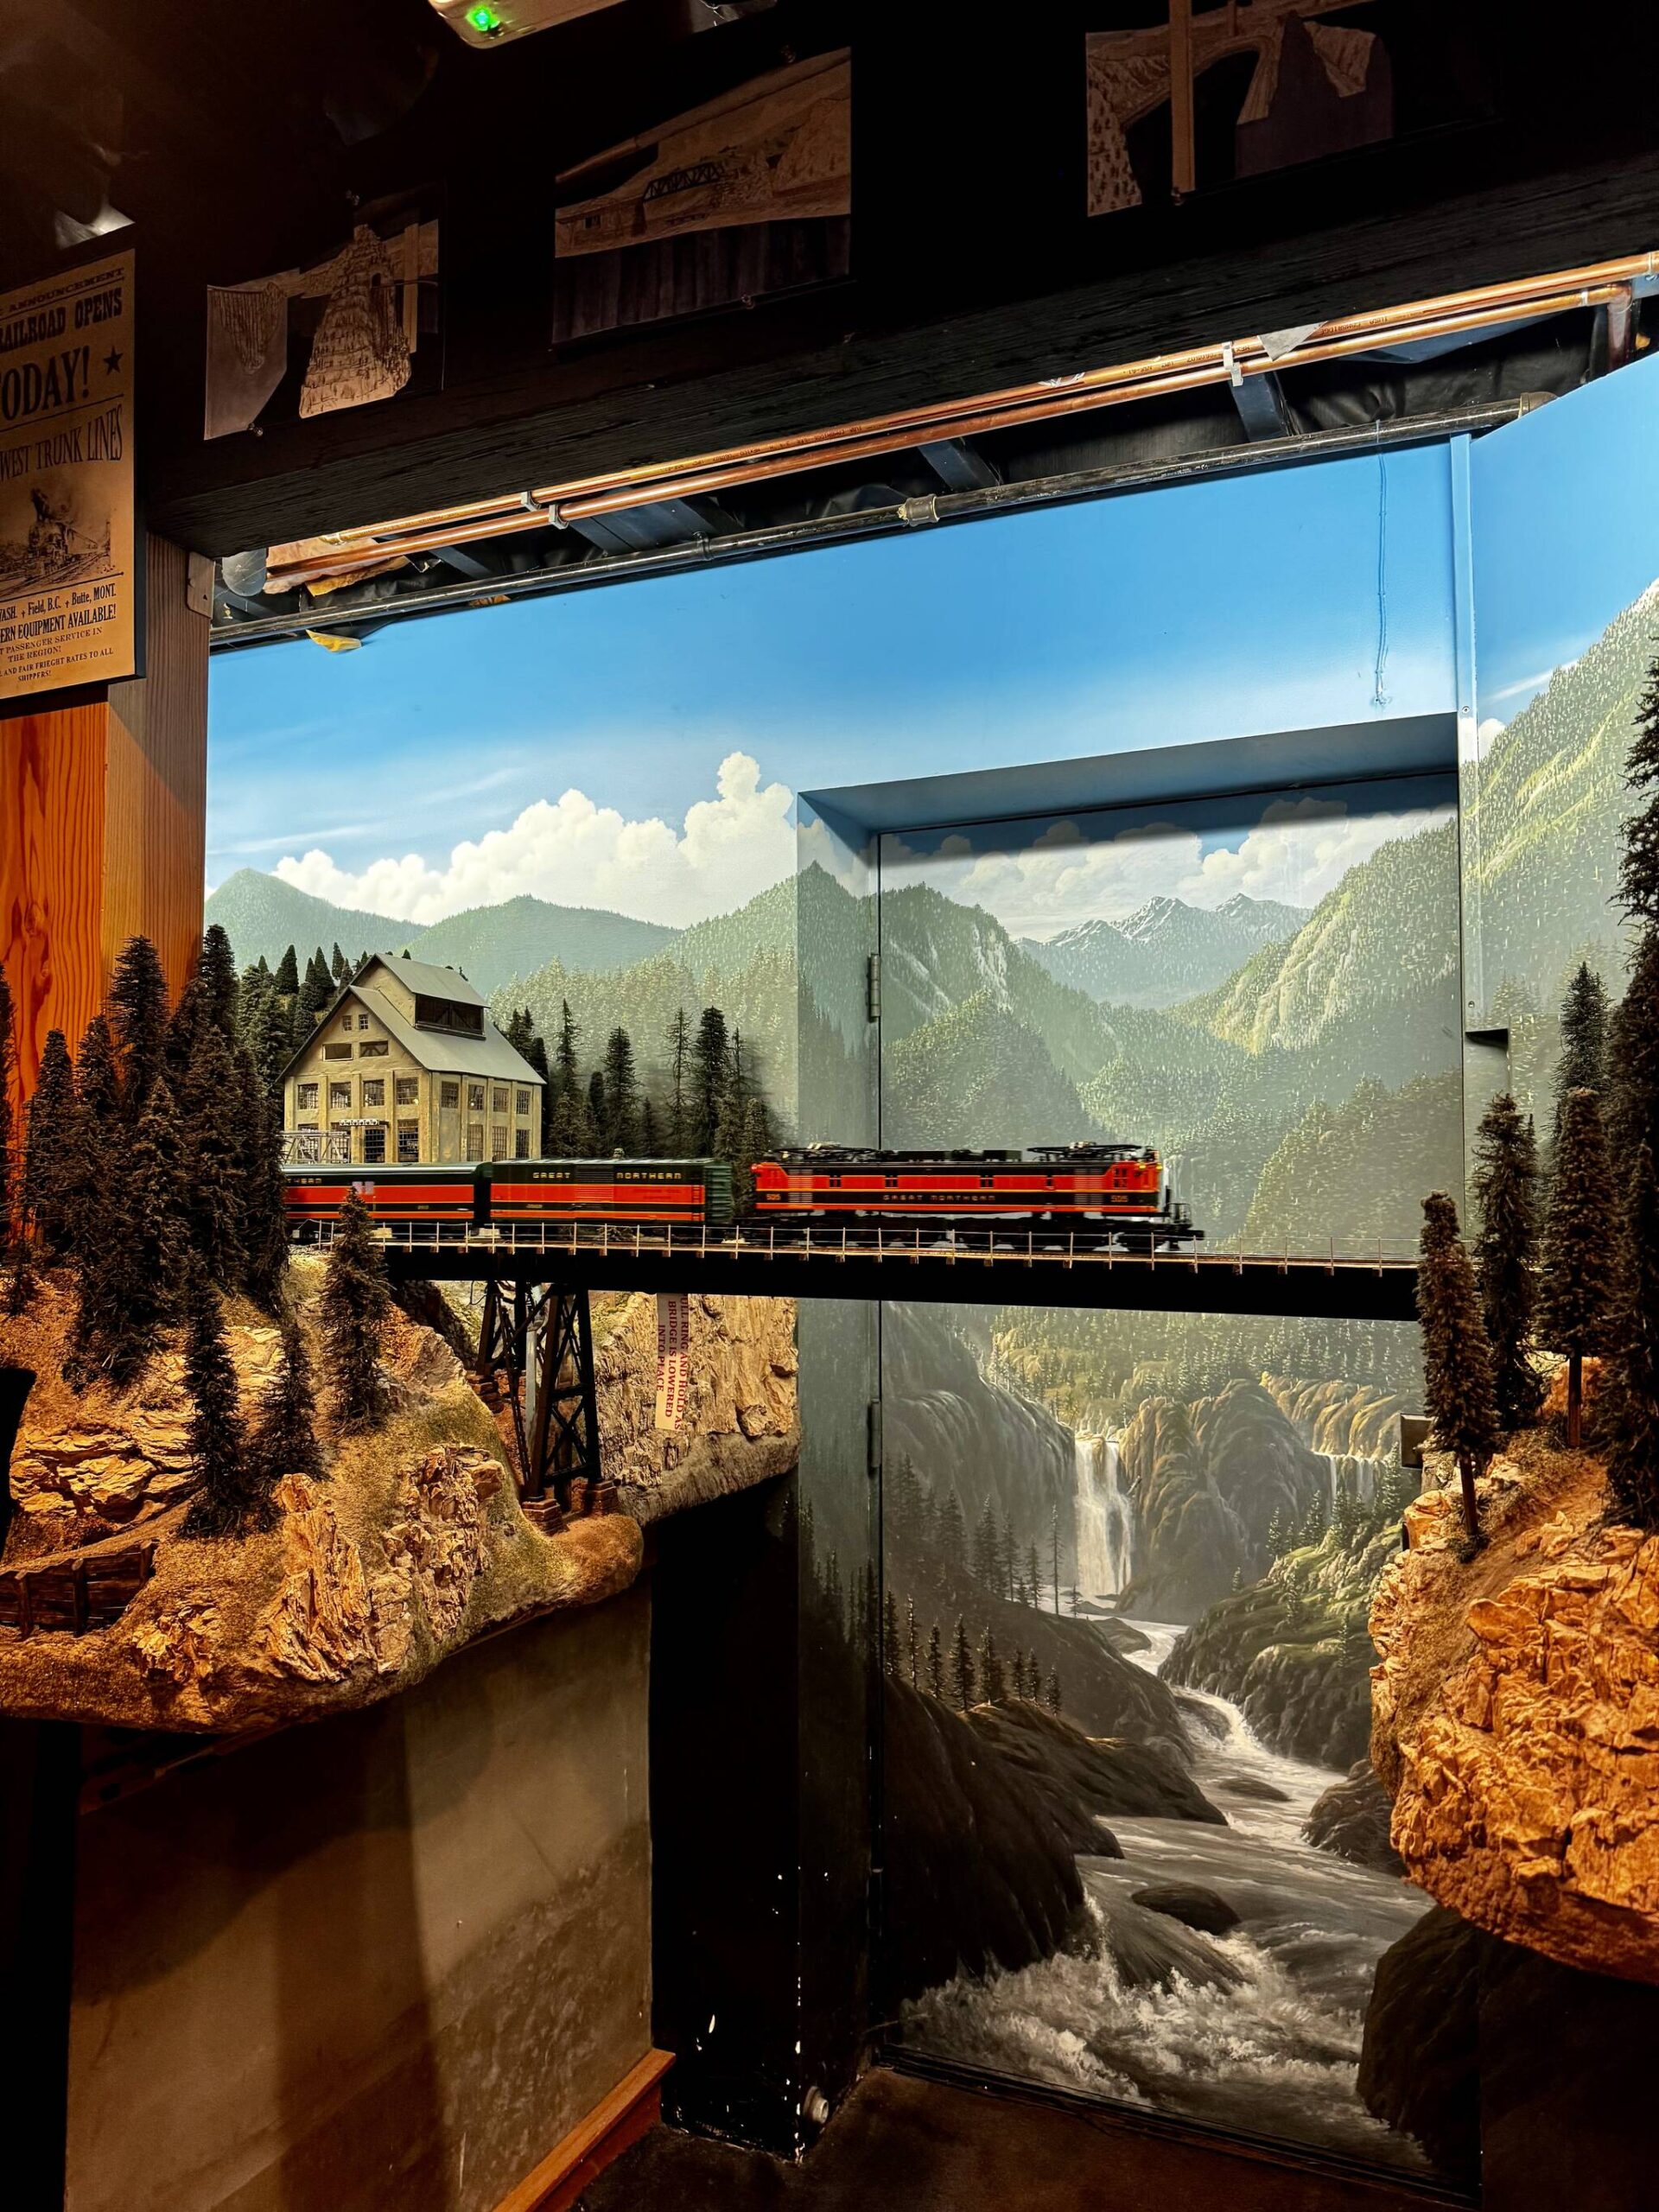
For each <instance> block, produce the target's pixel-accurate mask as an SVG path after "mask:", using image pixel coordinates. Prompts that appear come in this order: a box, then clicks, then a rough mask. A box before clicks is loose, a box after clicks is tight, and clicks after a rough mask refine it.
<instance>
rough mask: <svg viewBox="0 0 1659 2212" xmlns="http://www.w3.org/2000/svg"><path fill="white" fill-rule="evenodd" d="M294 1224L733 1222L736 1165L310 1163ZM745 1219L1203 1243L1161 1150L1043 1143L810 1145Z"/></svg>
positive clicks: (296, 1228) (761, 1180)
mask: <svg viewBox="0 0 1659 2212" xmlns="http://www.w3.org/2000/svg"><path fill="white" fill-rule="evenodd" d="M287 1172H288V1215H289V1224H290V1227H291V1229H292V1230H293V1232H294V1234H295V1235H296V1236H298V1237H300V1238H302V1239H303V1238H305V1237H306V1236H308V1235H313V1234H315V1232H316V1231H317V1230H319V1228H320V1227H321V1224H326V1223H329V1222H332V1221H334V1219H335V1218H336V1217H338V1215H339V1212H340V1207H341V1205H343V1204H344V1203H345V1199H346V1193H347V1192H351V1191H355V1192H356V1193H357V1194H358V1196H359V1198H361V1199H362V1200H363V1203H364V1204H365V1206H366V1207H367V1208H368V1210H369V1212H370V1215H371V1216H372V1218H373V1220H374V1222H375V1224H377V1226H378V1227H381V1228H385V1229H388V1230H394V1231H397V1230H422V1229H429V1230H435V1232H436V1235H437V1241H439V1242H442V1241H445V1240H446V1238H448V1237H453V1238H454V1239H455V1240H456V1241H464V1240H465V1239H466V1238H467V1237H468V1236H472V1235H475V1234H476V1233H477V1232H478V1231H480V1230H491V1229H494V1230H512V1229H515V1228H524V1229H531V1230H534V1229H537V1228H541V1227H545V1228H562V1227H565V1226H568V1225H569V1224H583V1225H603V1224H610V1225H613V1226H615V1227H621V1228H632V1227H634V1226H635V1225H636V1224H638V1225H640V1226H644V1227H648V1228H660V1227H664V1226H667V1227H683V1228H693V1229H697V1228H714V1229H725V1228H729V1227H730V1226H731V1224H733V1223H734V1221H735V1220H736V1219H737V1218H738V1217H737V1213H736V1210H735V1208H734V1203H733V1185H732V1171H731V1169H730V1167H729V1166H728V1165H727V1163H726V1162H725V1161H724V1160H480V1161H475V1162H470V1163H461V1162H457V1163H455V1164H454V1165H446V1166H433V1167H387V1166H312V1165H300V1166H290V1167H289V1170H288V1171H287ZM747 1220H748V1221H749V1222H751V1223H753V1224H761V1223H765V1224H770V1225H772V1226H773V1227H785V1228H787V1227H799V1228H802V1229H812V1228H819V1227H822V1226H824V1225H826V1224H836V1223H839V1224H842V1225H843V1226H848V1227H854V1228H856V1227H860V1226H866V1227H886V1226H888V1225H893V1224H905V1225H906V1226H907V1227H916V1228H932V1229H936V1230H938V1231H939V1232H940V1233H941V1234H946V1235H948V1234H950V1233H951V1232H953V1231H955V1230H961V1229H976V1228H977V1229H984V1230H991V1231H993V1232H995V1231H996V1230H1027V1231H1029V1230H1066V1231H1067V1232H1068V1233H1070V1234H1071V1235H1072V1236H1084V1237H1086V1238H1087V1239H1089V1240H1090V1241H1097V1242H1107V1241H1109V1242H1111V1243H1115V1244H1120V1245H1122V1247H1123V1248H1125V1249H1132V1250H1142V1251H1150V1250H1153V1249H1156V1248H1157V1247H1158V1246H1160V1245H1163V1244H1184V1243H1192V1242H1193V1241H1194V1240H1195V1239H1196V1238H1198V1237H1200V1236H1203V1234H1204V1231H1203V1230H1201V1229H1195V1228H1194V1227H1193V1226H1192V1220H1191V1218H1190V1217H1189V1216H1188V1214H1187V1211H1186V1209H1185V1207H1184V1206H1182V1205H1179V1204H1178V1203H1177V1201H1176V1200H1175V1199H1174V1198H1173V1197H1172V1196H1171V1194H1170V1192H1169V1190H1168V1187H1167V1184H1166V1178H1165V1175H1164V1170H1163V1164H1162V1162H1161V1161H1160V1159H1159V1157H1158V1154H1157V1153H1156V1152H1155V1151H1154V1150H1153V1149H1152V1147H1150V1146H1141V1145H1128V1144H1109V1143H1086V1144H1072V1145H1038V1146H1035V1147H1033V1148H1032V1149H1031V1150H1029V1151H1027V1152H948V1151H936V1152H880V1151H875V1150H871V1149H867V1148H864V1147H852V1146H844V1145H823V1144H818V1145H808V1146H806V1147H804V1148H800V1149H785V1150H782V1151H779V1152H775V1153H773V1154H771V1155H770V1156H769V1157H768V1158H766V1159H765V1160H757V1161H756V1162H755V1165H754V1203H753V1207H752V1209H751V1210H750V1211H749V1212H748V1214H747Z"/></svg>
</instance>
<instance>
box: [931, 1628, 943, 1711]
mask: <svg viewBox="0 0 1659 2212" xmlns="http://www.w3.org/2000/svg"><path fill="white" fill-rule="evenodd" d="M927 1687H928V1692H929V1694H930V1695H931V1696H933V1697H936V1698H938V1700H939V1702H940V1704H941V1705H943V1704H944V1641H943V1639H942V1638H941V1637H940V1635H939V1624H938V1622H937V1621H935V1622H934V1624H933V1625H932V1627H931V1629H929V1630H928V1632H927Z"/></svg>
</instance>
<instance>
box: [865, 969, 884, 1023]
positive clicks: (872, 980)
mask: <svg viewBox="0 0 1659 2212" xmlns="http://www.w3.org/2000/svg"><path fill="white" fill-rule="evenodd" d="M865 989H866V1003H867V1008H868V1014H869V1018H870V1020H872V1021H880V1019H881V956H880V953H879V952H873V953H871V955H870V957H869V960H868V964H867V967H866V971H865Z"/></svg>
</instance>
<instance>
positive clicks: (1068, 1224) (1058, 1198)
mask: <svg viewBox="0 0 1659 2212" xmlns="http://www.w3.org/2000/svg"><path fill="white" fill-rule="evenodd" d="M754 1211H755V1214H756V1217H757V1218H759V1219H760V1220H763V1221H798V1222H810V1223H814V1224H816V1223H818V1222H835V1221H843V1222H858V1221H878V1222H882V1223H887V1222H906V1223H912V1224H918V1225H921V1226H923V1227H926V1226H929V1225H932V1226H937V1227H938V1228H940V1229H943V1230H952V1229H961V1228H987V1229H992V1230H995V1229H997V1228H1000V1227H1002V1226H1005V1225H1007V1226H1013V1227H1015V1228H1020V1229H1030V1228H1045V1229H1047V1228H1064V1229H1068V1230H1073V1231H1077V1230H1088V1231H1090V1233H1091V1234H1098V1235H1101V1236H1107V1235H1112V1234H1113V1233H1114V1232H1117V1231H1122V1239H1121V1241H1122V1243H1125V1244H1126V1245H1129V1244H1134V1245H1138V1246H1141V1247H1144V1248H1147V1249H1150V1248H1151V1247H1152V1246H1154V1245H1155V1244H1160V1243H1186V1242H1189V1241H1191V1240H1192V1239H1193V1238H1195V1237H1198V1236H1202V1235H1203V1234H1204V1232H1203V1230H1199V1229H1194V1227H1193V1226H1192V1221H1191V1219H1190V1218H1189V1217H1188V1215H1187V1213H1186V1210H1185V1207H1183V1206H1181V1205H1179V1204H1178V1203H1177V1202H1176V1201H1175V1200H1174V1199H1173V1198H1172V1197H1171V1196H1170V1194H1169V1192H1168V1189H1167V1187H1166V1182H1165V1177H1164V1170H1163V1163H1162V1161H1161V1160H1160V1159H1159V1157H1158V1154H1156V1152H1154V1150H1153V1149H1152V1147H1150V1146H1142V1145H1128V1144H1109V1143H1085V1144H1070V1145H1035V1146H1033V1147H1031V1149H1030V1150H1028V1151H1027V1152H945V1151H938V1152H878V1151H874V1150H867V1149H865V1148H863V1147H846V1146H837V1145H809V1146H807V1147H805V1148H804V1150H799V1151H782V1152H779V1153H777V1154H774V1155H773V1157H772V1158H771V1159H770V1160H757V1161H756V1162H755V1167H754Z"/></svg>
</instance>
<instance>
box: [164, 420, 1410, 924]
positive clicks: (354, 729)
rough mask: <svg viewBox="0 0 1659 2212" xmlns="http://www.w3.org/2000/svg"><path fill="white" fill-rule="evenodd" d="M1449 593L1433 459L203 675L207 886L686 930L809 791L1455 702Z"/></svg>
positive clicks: (383, 639) (1054, 518)
mask: <svg viewBox="0 0 1659 2212" xmlns="http://www.w3.org/2000/svg"><path fill="white" fill-rule="evenodd" d="M1450 581H1451V524H1450V509H1449V498H1448V492H1447V478H1446V459H1445V454H1444V453H1443V452H1441V451H1439V450H1435V449H1426V450H1423V451H1421V452H1410V453H1398V454H1392V455H1390V456H1389V457H1388V458H1387V460H1386V461H1383V459H1381V458H1379V457H1366V458H1363V459H1358V460H1345V461H1335V462H1329V463H1325V464H1323V465H1320V466H1317V467H1301V468H1298V469H1289V470H1284V471H1281V472H1271V473H1270V472H1262V473H1259V474H1253V475H1247V476H1242V477H1239V478H1236V479H1234V480H1226V481H1219V482H1211V483H1200V484H1195V485H1191V486H1180V487H1173V488H1168V489H1162V490H1159V491H1154V492H1148V493H1139V494H1135V495H1132V496H1128V497H1124V498H1120V499H1110V500H1103V501H1096V502H1094V503H1091V504H1086V505H1078V506H1075V507H1069V508H1062V509H1052V510H1049V511H1046V512H1038V513H1033V514H1030V515H1024V516H1014V517H1008V518H1003V519H1001V520H998V521H995V522H985V523H979V524H971V525H965V526H959V527H955V528H949V529H938V530H931V531H918V532H917V533H916V534H915V535H914V536H906V537H900V538H891V539H885V540H881V541H878V542H874V543H869V544H866V545H858V546H848V547H841V548H836V549H833V550H825V551H822V552H817V553H811V554H800V555H795V556H789V557H787V558H781V559H775V560H772V561H769V562H764V563H751V564H749V565H747V566H744V567H739V568H730V569H714V570H710V571H708V572H705V573H702V574H699V575H683V576H677V577H673V578H665V579H661V580H658V581H653V582H642V583H637V584H630V585H626V586H618V587H613V588H605V589H600V590H595V591H589V592H583V593H577V594H569V595H567V596H564V597H563V598H551V599H545V600H540V601H529V602H524V603H522V604H519V605H516V606H512V607H499V608H490V609H486V610H480V611H478V612H474V613H465V614H458V615H451V616H446V617H441V618H436V619H432V620H423V621H419V622H410V623H406V624H404V625H402V626H394V627H393V628H391V629H389V630H385V631H382V632H380V633H379V634H378V635H377V636H375V637H374V638H372V639H371V640H370V641H369V643H368V644H367V645H365V647H364V649H363V650H362V651H361V652H354V653H350V654H338V655H337V654H328V653H324V652H320V651H318V650H317V649H316V648H315V647H314V646H310V645H282V646H279V647H273V648H268V649H264V650H260V651H255V652H243V653H236V654H227V655H222V656H219V657H218V658H216V659H215V661H214V663H213V689H212V712H211V724H210V730H211V736H210V770H209V861H208V880H209V882H210V884H213V883H217V882H219V880H222V879H223V878H224V877H225V876H226V874H230V873H231V871H232V869H234V868H238V867H254V868H267V869H277V870H278V871H279V872H280V873H281V874H283V875H284V876H286V877H288V878H289V880H293V881H295V882H297V883H299V884H301V885H302V887H305V888H307V889H309V890H313V891H315V892H318V893H321V894H322V895H324V896H327V897H330V898H334V899H338V900H340V902H341V903H345V904H350V905H357V906H370V907H372V908H374V909H376V910H377V911H379V912H386V913H396V914H399V915H402V916H405V917H407V918H410V919H416V920H429V919H434V918H436V917H437V915H438V914H439V913H441V912H450V911H454V909H455V908H457V907H460V906H469V905H474V904H478V903H480V902H481V901H484V900H487V899H496V898H503V897H508V896H511V895H512V894H513V893H517V892H518V891H524V890H529V891H534V892H536V893H537V894H538V895H540V896H542V897H543V898H548V899H557V900H560V901H562V902H563V903H566V904H571V905H602V906H616V907H618V908H620V909H621V910H622V911H625V912H633V913H640V914H644V915H647V916H649V917H651V918H656V919H661V920H664V921H670V922H681V921H685V920H689V919H691V918H694V917H695V915H696V913H699V912H719V911H721V910H722V909H724V908H727V907H730V906H735V905H737V904H739V903H741V900H742V899H745V898H747V897H749V896H752V895H753V892H754V891H756V890H758V889H760V888H761V887H764V884H765V883H766V882H770V881H772V880H776V879H777V877H778V875H779V874H782V873H783V872H784V871H785V868H787V867H788V866H789V865H790V861H791V855H792V845H791V839H790V835H789V830H788V820H787V817H788V806H789V801H790V798H791V795H792V793H793V792H794V791H798V790H801V789H810V788H813V787H815V786H822V785H838V784H845V783H852V782H862V781H868V780H873V779H878V778H880V777H883V776H886V775H898V774H903V775H906V776H918V775H926V774H931V773H938V772H946V771H949V770H953V769H954V770H964V769H972V768H980V767H989V766H1006V765H1009V764H1014V763H1018V762H1021V761H1025V760H1065V759H1069V758H1075V757H1081V756H1086V755H1092V754H1098V753H1111V752H1117V751H1127V750H1130V749H1134V748H1138V747H1150V746H1160V745H1175V744H1185V743H1191V742H1192V741H1196V740H1204V739H1209V738H1220V737H1230V736H1235V735H1241V734H1254V733H1259V732H1267V731H1273V730H1279V729H1295V728H1318V727H1321V726H1324V725H1326V724H1340V723H1347V722H1355V721H1365V720H1368V719H1371V718H1376V717H1380V716H1384V715H1415V714H1422V713H1427V712H1433V711H1436V710H1444V709H1446V708H1447V707H1448V706H1449V705H1451V704H1452V687H1453V682H1454V677H1453V672H1452V645H1451V639H1450V635H1449V630H1448V626H1447V609H1448V607H1449V606H1450V603H1451V599H1450Z"/></svg>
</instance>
